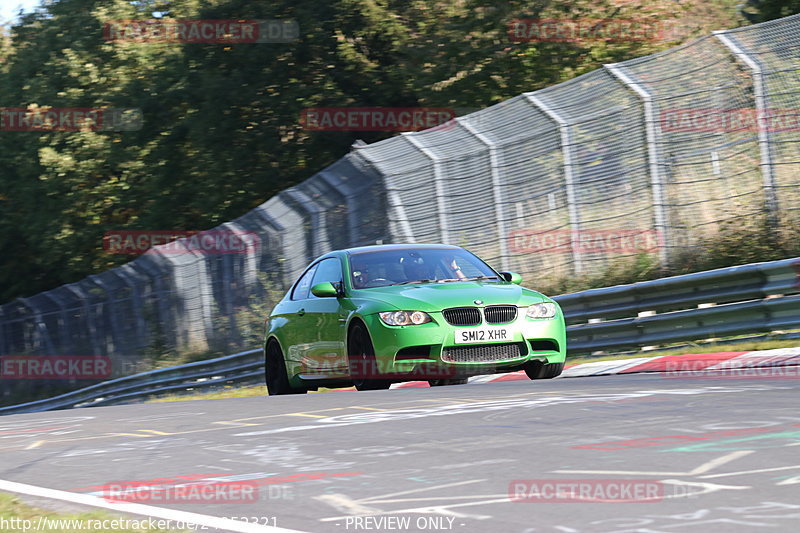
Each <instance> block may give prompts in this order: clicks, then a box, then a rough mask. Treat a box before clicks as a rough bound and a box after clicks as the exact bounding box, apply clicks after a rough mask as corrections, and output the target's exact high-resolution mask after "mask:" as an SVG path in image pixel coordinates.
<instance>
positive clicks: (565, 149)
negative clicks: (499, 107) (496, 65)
mask: <svg viewBox="0 0 800 533" xmlns="http://www.w3.org/2000/svg"><path fill="white" fill-rule="evenodd" d="M524 96H525V98H527V99H528V101H529V102H530V103H532V104H533V105H535V106H536V107H538V108H539V109H541V110H542V111H543V112H544V114H545V115H547V116H548V117H550V119H551V120H552V121H553V122H555V123H556V124H558V128H559V131H560V132H561V151H562V153H563V157H564V183H565V187H566V189H567V209H568V211H569V225H570V229H571V230H572V231H570V244H571V247H572V258H573V260H574V261H575V273H576V274H580V273H581V272H582V271H583V261H582V259H581V253H580V251H579V248H578V246H579V237H580V230H581V220H580V213H579V212H578V203H577V199H576V194H575V162H574V161H573V158H572V132H571V131H570V129H569V123H568V122H567V120H566V119H564V117H562V116H561V115H559V114H558V113H557V112H556V111H555V110H554V109H552V108H551V107H550V106H548V105H547V104H545V103H544V102H543V101H542V100H541V99H539V98H538V97H537V96H536V95H535V94H534V93H525V94H524Z"/></svg>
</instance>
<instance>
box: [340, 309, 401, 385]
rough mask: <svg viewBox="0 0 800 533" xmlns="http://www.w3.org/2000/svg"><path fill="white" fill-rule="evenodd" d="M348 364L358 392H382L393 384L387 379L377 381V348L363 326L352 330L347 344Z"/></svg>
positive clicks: (357, 326) (355, 326) (358, 325)
mask: <svg viewBox="0 0 800 533" xmlns="http://www.w3.org/2000/svg"><path fill="white" fill-rule="evenodd" d="M347 353H348V355H347V363H348V366H349V367H350V377H351V378H352V379H353V385H355V387H356V390H360V391H362V390H382V389H388V388H389V386H390V385H391V384H392V382H391V381H389V380H387V379H376V378H377V376H378V375H379V374H380V372H378V362H377V360H376V359H375V348H373V346H372V341H371V340H370V338H369V334H368V333H367V329H366V327H364V325H363V324H360V323H358V324H355V325H354V326H353V327H352V329H351V330H350V335H349V337H348V342H347Z"/></svg>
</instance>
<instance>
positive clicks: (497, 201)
mask: <svg viewBox="0 0 800 533" xmlns="http://www.w3.org/2000/svg"><path fill="white" fill-rule="evenodd" d="M456 122H458V123H459V124H460V125H461V126H462V127H463V128H464V129H465V130H467V131H468V132H469V133H471V134H472V135H473V136H474V137H475V138H476V139H478V140H479V141H480V142H482V143H483V144H485V145H486V146H487V147H488V148H489V165H490V168H491V169H492V170H491V172H492V195H493V200H494V217H495V221H496V222H497V236H498V238H499V244H500V268H501V269H502V270H505V271H507V270H509V265H508V241H507V238H508V236H507V235H506V223H505V220H503V211H502V209H503V208H502V205H503V193H502V192H501V191H500V162H499V156H498V154H497V145H496V144H495V143H494V142H492V140H491V139H490V138H488V137H487V136H486V135H484V134H482V133H479V132H478V130H476V129H475V126H473V125H472V124H470V123H469V122H467V120H466V119H465V117H458V118H456Z"/></svg>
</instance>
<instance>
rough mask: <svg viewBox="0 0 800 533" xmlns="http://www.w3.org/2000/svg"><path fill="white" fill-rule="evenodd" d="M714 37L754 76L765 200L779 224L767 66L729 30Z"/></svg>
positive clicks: (772, 218) (770, 217) (774, 223)
mask: <svg viewBox="0 0 800 533" xmlns="http://www.w3.org/2000/svg"><path fill="white" fill-rule="evenodd" d="M712 33H713V34H714V37H716V38H717V39H719V41H720V42H721V43H722V44H723V45H724V46H725V47H726V48H728V50H730V51H731V53H733V55H734V56H736V58H737V59H738V60H739V61H741V62H742V63H744V64H745V65H747V67H748V68H749V69H750V76H751V77H752V78H753V97H754V100H755V105H756V127H757V128H758V146H759V148H760V150H761V177H762V179H763V181H764V202H765V206H766V211H767V217H768V221H769V223H770V224H771V225H772V227H777V225H778V195H777V193H776V192H775V174H774V172H773V162H772V147H771V144H770V143H771V139H770V131H769V124H768V121H767V120H768V118H767V117H769V101H768V99H767V93H766V88H765V86H764V85H765V83H764V69H763V67H762V65H761V61H760V60H759V59H758V58H756V57H754V55H753V54H751V53H747V52H746V51H745V50H744V48H743V47H742V46H740V45H739V44H738V43H737V42H736V41H735V40H734V39H733V38H732V37H730V36H728V35H727V31H726V30H718V31H714V32H712Z"/></svg>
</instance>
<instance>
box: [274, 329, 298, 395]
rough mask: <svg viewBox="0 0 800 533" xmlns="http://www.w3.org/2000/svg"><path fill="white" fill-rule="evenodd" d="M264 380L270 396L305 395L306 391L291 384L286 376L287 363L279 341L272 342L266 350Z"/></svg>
mask: <svg viewBox="0 0 800 533" xmlns="http://www.w3.org/2000/svg"><path fill="white" fill-rule="evenodd" d="M264 351H265V354H264V378H265V381H266V382H267V393H268V394H269V395H270V396H275V395H278V394H305V393H306V389H297V388H294V387H292V385H291V384H290V383H289V376H288V375H287V374H286V361H284V359H283V352H282V351H281V347H280V345H279V344H278V343H277V341H274V340H272V341H270V342H269V343H268V344H267V347H266V349H265V350H264Z"/></svg>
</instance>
